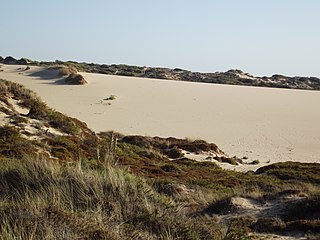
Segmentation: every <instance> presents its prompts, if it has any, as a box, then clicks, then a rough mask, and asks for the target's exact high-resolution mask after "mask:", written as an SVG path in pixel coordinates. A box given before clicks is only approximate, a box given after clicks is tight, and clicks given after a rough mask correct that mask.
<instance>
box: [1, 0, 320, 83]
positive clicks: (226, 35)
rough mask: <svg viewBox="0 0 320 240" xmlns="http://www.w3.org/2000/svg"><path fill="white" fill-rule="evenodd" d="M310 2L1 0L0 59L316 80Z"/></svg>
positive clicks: (317, 26) (315, 21)
mask: <svg viewBox="0 0 320 240" xmlns="http://www.w3.org/2000/svg"><path fill="white" fill-rule="evenodd" d="M319 11H320V1H318V0H219V1H218V0H198V1H195V0H161V1H151V0H135V1H133V0H127V1H125V0H117V1H115V0H114V1H108V0H91V1H87V0H55V1H44V0H30V1H21V0H10V1H2V3H1V8H0V12H1V17H2V20H1V21H0V29H1V36H0V55H2V56H7V55H12V56H14V57H17V58H20V57H29V58H31V59H35V60H56V59H59V60H76V61H86V62H96V63H107V64H111V63H126V64H133V65H142V66H163V67H180V68H185V69H189V70H194V71H202V72H215V71H226V70H228V69H234V68H238V69H242V70H243V71H246V72H250V73H252V74H254V75H261V76H262V75H271V74H274V73H279V74H285V75H289V76H293V75H301V76H318V77H320V64H319V63H320V61H319V57H320V14H319Z"/></svg>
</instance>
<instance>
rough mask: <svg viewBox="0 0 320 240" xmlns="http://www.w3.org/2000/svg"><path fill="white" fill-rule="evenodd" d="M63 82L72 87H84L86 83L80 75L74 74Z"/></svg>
mask: <svg viewBox="0 0 320 240" xmlns="http://www.w3.org/2000/svg"><path fill="white" fill-rule="evenodd" d="M64 82H65V83H66V84H72V85H84V84H86V83H88V82H87V81H86V80H85V79H84V77H83V76H82V75H80V74H75V73H71V74H70V75H69V76H68V77H67V78H66V79H65V81H64Z"/></svg>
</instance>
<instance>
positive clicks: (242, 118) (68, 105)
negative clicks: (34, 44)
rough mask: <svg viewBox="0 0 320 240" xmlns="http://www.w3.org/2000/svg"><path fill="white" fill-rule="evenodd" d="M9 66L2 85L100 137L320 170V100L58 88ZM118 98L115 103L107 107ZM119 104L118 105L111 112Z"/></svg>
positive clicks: (114, 83) (104, 86) (47, 74)
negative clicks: (187, 143)
mask: <svg viewBox="0 0 320 240" xmlns="http://www.w3.org/2000/svg"><path fill="white" fill-rule="evenodd" d="M24 68H25V67H24V66H8V65H2V67H1V69H2V70H3V71H1V72H0V78H3V79H7V80H11V81H15V82H18V83H21V84H23V85H25V86H26V87H28V88H30V89H32V90H34V91H35V92H37V93H38V94H39V95H40V96H41V98H42V99H43V100H44V101H45V102H47V104H48V105H49V106H51V107H53V108H55V109H56V110H58V111H61V112H63V113H66V114H67V115H69V116H72V117H76V118H78V119H80V120H82V121H84V122H86V123H87V124H88V126H89V127H91V128H92V129H93V130H95V131H97V132H99V131H108V130H115V131H117V132H121V133H124V134H141V135H149V136H162V137H167V136H175V137H180V138H185V137H187V138H190V139H204V140H207V141H209V142H214V143H216V144H217V145H218V146H219V147H220V148H221V149H222V150H223V151H225V152H226V153H227V154H229V155H230V156H233V155H236V156H238V157H240V158H241V157H244V156H246V157H248V158H249V159H248V160H247V161H248V162H250V161H252V160H255V159H259V160H260V164H258V165H254V166H249V167H248V165H241V166H239V167H236V170H245V169H255V168H257V167H260V166H261V165H265V164H267V163H272V162H277V161H288V160H293V161H301V162H318V161H319V162H320V107H319V103H320V92H319V91H305V90H288V89H270V88H256V87H244V86H228V85H216V84H205V83H188V82H178V81H168V80H155V79H143V78H131V77H122V76H108V75H100V74H89V73H81V74H82V75H83V76H84V77H85V79H86V80H87V81H88V82H89V84H87V85H84V86H68V85H63V84H58V83H56V81H59V80H61V79H59V78H57V72H56V71H44V70H43V69H42V68H39V67H31V70H27V71H23V69H24ZM111 95H115V96H116V99H115V100H112V101H111V100H109V101H106V100H103V99H105V98H108V97H110V96H111ZM110 104H111V105H110Z"/></svg>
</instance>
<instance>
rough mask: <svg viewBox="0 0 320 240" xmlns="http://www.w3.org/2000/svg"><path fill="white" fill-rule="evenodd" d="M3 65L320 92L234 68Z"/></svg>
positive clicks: (312, 83) (315, 82)
mask: <svg viewBox="0 0 320 240" xmlns="http://www.w3.org/2000/svg"><path fill="white" fill-rule="evenodd" d="M0 63H4V64H21V65H35V66H43V67H49V68H51V67H52V68H56V69H57V68H58V69H61V70H60V75H61V76H69V75H70V74H76V73H77V72H78V71H82V72H90V73H101V74H112V75H120V76H130V77H145V78H158V79H172V80H180V81H191V82H205V83H216V84H230V85H244V86H259V87H273V88H292V89H309V90H320V79H319V78H316V77H286V76H282V75H278V74H275V75H273V76H271V77H266V76H263V77H254V76H252V75H250V74H248V73H244V72H242V71H241V70H237V69H231V70H229V71H227V72H215V73H199V72H191V71H188V70H183V69H179V68H175V69H169V68H157V67H139V66H130V65H126V64H111V65H106V64H94V63H78V62H74V61H67V62H63V61H58V60H56V61H55V62H38V61H32V60H30V59H26V58H21V59H19V60H17V59H14V58H13V57H6V58H5V59H3V58H2V57H0Z"/></svg>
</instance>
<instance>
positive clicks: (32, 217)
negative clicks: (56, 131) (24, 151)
mask: <svg viewBox="0 0 320 240" xmlns="http://www.w3.org/2000/svg"><path fill="white" fill-rule="evenodd" d="M208 234H209V233H208V230H206V229H201V228H200V227H196V224H195V223H194V222H192V220H190V219H187V218H186V217H185V216H183V215H182V214H180V213H179V211H178V208H177V207H176V206H175V204H174V203H173V202H172V201H171V200H170V199H169V198H167V197H164V196H162V195H159V194H158V193H155V192H154V191H153V189H152V188H151V187H149V185H148V184H146V183H145V181H144V180H142V179H140V178H138V177H136V176H134V175H131V174H129V173H128V172H127V171H126V170H125V169H120V168H116V167H112V166H109V167H108V168H103V170H92V169H89V168H83V167H79V163H77V164H75V163H74V164H71V165H70V164H69V165H68V164H65V165H61V164H59V163H55V162H52V161H45V160H36V159H32V158H25V159H23V160H12V159H11V160H2V162H1V168H0V236H1V237H0V239H78V238H80V239H207V237H208V236H209V235H208Z"/></svg>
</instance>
